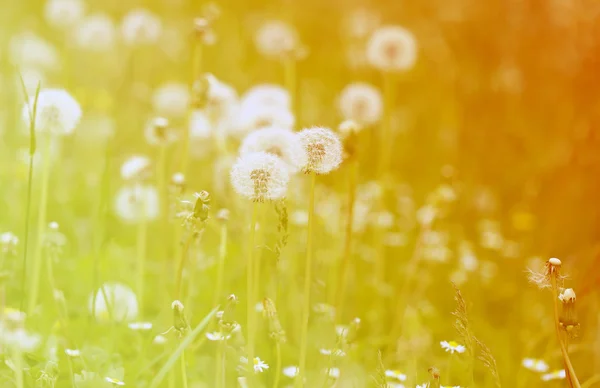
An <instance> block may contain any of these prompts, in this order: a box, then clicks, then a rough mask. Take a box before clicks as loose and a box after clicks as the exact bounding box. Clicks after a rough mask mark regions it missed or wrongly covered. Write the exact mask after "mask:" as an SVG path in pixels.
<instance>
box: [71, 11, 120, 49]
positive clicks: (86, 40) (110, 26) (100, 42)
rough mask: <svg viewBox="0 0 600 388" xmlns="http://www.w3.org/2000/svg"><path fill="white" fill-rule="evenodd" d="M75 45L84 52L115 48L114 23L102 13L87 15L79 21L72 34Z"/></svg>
mask: <svg viewBox="0 0 600 388" xmlns="http://www.w3.org/2000/svg"><path fill="white" fill-rule="evenodd" d="M73 37H74V39H75V44H76V45H77V46H78V47H79V48H81V49H84V50H89V51H97V52H102V51H108V50H110V49H112V48H113V47H114V46H115V41H116V37H117V31H116V26H115V22H114V21H113V20H112V19H111V17H110V16H108V15H106V14H103V13H96V14H93V15H89V16H87V17H85V18H84V19H83V20H81V21H80V22H79V23H78V24H77V26H76V28H75V31H74V33H73Z"/></svg>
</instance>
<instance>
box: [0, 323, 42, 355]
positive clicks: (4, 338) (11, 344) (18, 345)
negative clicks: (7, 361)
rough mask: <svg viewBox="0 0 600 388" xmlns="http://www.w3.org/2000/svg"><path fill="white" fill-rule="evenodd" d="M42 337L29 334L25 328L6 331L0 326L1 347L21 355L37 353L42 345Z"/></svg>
mask: <svg viewBox="0 0 600 388" xmlns="http://www.w3.org/2000/svg"><path fill="white" fill-rule="evenodd" d="M40 342H41V336H40V335H38V334H35V333H29V332H27V331H26V330H25V329H23V328H17V329H14V330H13V329H6V328H4V327H1V326H0V345H2V346H4V347H6V348H8V349H9V350H16V351H18V352H20V353H29V352H33V351H35V349H37V347H38V346H39V345H40Z"/></svg>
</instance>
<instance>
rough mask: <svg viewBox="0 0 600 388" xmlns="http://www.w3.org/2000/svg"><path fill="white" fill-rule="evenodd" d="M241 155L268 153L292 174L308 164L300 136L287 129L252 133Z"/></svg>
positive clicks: (245, 140)
mask: <svg viewBox="0 0 600 388" xmlns="http://www.w3.org/2000/svg"><path fill="white" fill-rule="evenodd" d="M239 152H240V155H246V154H249V153H253V152H266V153H268V154H272V155H274V156H277V157H279V158H280V159H281V160H282V161H283V162H285V164H286V166H287V167H288V169H289V171H290V173H295V172H297V171H299V170H300V168H301V167H302V166H304V165H305V164H306V158H307V155H306V152H304V147H303V146H302V143H301V142H300V138H299V137H298V135H297V134H296V133H295V132H293V131H291V130H289V129H285V128H277V127H269V128H263V129H259V130H257V131H254V132H252V133H250V134H249V135H248V136H246V138H245V139H244V141H243V142H242V145H241V146H240V151H239Z"/></svg>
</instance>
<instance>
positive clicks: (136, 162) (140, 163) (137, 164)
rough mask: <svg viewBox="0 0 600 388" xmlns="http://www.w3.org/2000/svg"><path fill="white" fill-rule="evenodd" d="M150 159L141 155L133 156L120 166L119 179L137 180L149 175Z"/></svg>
mask: <svg viewBox="0 0 600 388" xmlns="http://www.w3.org/2000/svg"><path fill="white" fill-rule="evenodd" d="M150 163H151V162H150V158H148V157H146V156H142V155H133V156H131V157H129V158H128V159H127V160H126V161H125V162H124V163H123V164H122V165H121V178H123V180H126V181H128V180H139V179H141V178H145V177H147V176H148V174H149V173H150V170H151V168H150Z"/></svg>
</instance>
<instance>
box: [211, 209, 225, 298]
mask: <svg viewBox="0 0 600 388" xmlns="http://www.w3.org/2000/svg"><path fill="white" fill-rule="evenodd" d="M226 257H227V221H225V220H224V221H222V224H221V232H220V236H219V264H218V268H217V289H216V291H215V296H214V298H213V306H216V305H217V303H219V298H221V297H222V296H223V278H224V277H225V258H226Z"/></svg>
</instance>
